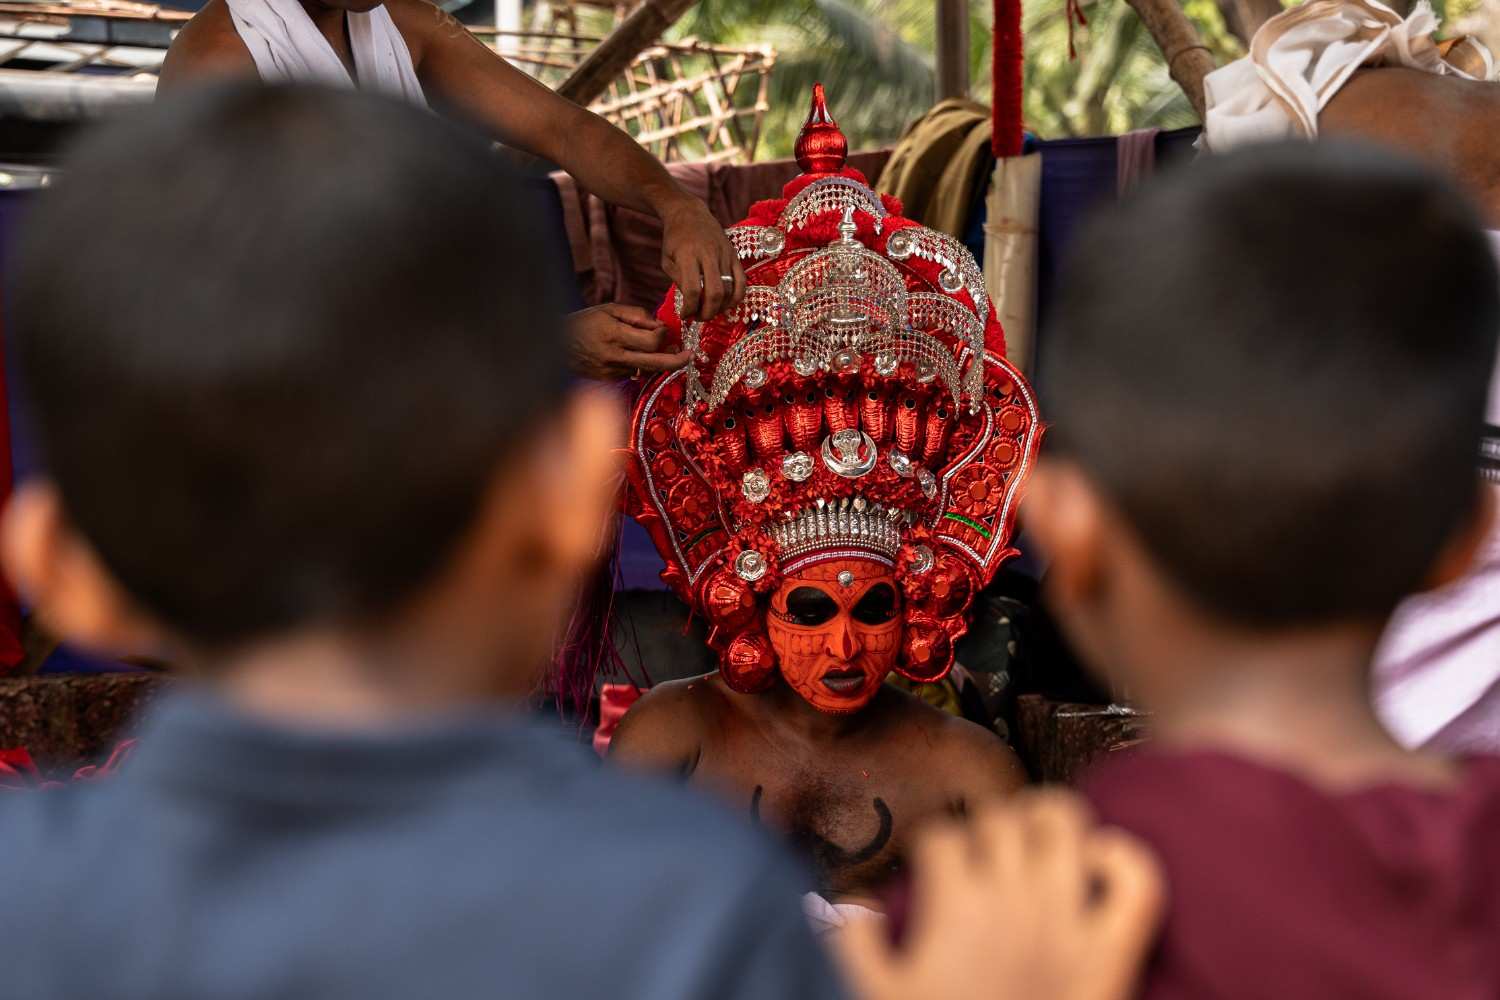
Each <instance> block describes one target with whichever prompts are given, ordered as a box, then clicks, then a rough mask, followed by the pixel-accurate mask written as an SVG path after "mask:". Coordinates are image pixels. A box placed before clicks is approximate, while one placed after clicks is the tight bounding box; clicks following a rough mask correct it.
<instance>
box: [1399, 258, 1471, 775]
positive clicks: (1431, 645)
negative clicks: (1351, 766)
mask: <svg viewBox="0 0 1500 1000" xmlns="http://www.w3.org/2000/svg"><path fill="white" fill-rule="evenodd" d="M1490 243H1491V245H1492V247H1493V248H1494V251H1495V256H1496V260H1497V262H1500V232H1491V233H1490ZM1487 422H1488V423H1490V424H1494V425H1495V426H1500V366H1497V367H1496V369H1495V374H1494V378H1493V380H1492V381H1491V383H1490V403H1489V413H1488V416H1487ZM1487 488H1488V489H1492V490H1494V491H1495V500H1496V502H1497V504H1500V486H1490V487H1487ZM1372 679H1373V681H1374V691H1375V709H1376V712H1377V713H1378V714H1379V715H1380V718H1381V721H1382V722H1384V723H1385V725H1386V727H1387V728H1388V729H1389V730H1390V731H1391V734H1392V735H1393V736H1395V737H1396V739H1397V740H1399V741H1400V742H1401V743H1403V744H1405V745H1406V746H1409V747H1422V746H1426V747H1432V748H1434V749H1438V750H1445V751H1449V752H1483V753H1500V520H1497V521H1496V522H1495V523H1493V524H1491V525H1490V531H1489V536H1488V537H1487V538H1486V540H1485V541H1484V543H1483V545H1482V546H1481V548H1480V551H1479V554H1478V556H1477V557H1476V558H1475V560H1474V566H1473V568H1472V569H1470V571H1469V573H1468V575H1467V576H1465V577H1464V578H1463V579H1461V580H1459V581H1457V582H1455V583H1453V584H1451V585H1449V586H1447V587H1444V588H1443V589H1442V590H1437V591H1433V592H1432V593H1430V594H1419V595H1417V596H1416V597H1412V598H1410V599H1408V600H1407V601H1405V602H1404V603H1403V604H1402V605H1401V607H1399V608H1397V609H1396V614H1395V616H1394V617H1393V618H1392V619H1391V623H1390V625H1389V626H1387V628H1386V632H1385V636H1384V637H1383V638H1382V639H1381V642H1380V648H1379V649H1378V650H1376V653H1375V667H1374V672H1373V675H1372Z"/></svg>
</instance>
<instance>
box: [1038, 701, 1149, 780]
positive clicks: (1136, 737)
mask: <svg viewBox="0 0 1500 1000" xmlns="http://www.w3.org/2000/svg"><path fill="white" fill-rule="evenodd" d="M1149 721H1150V720H1149V717H1148V716H1146V715H1143V714H1141V713H1139V712H1135V711H1134V710H1132V709H1122V708H1119V707H1118V706H1114V705H1081V704H1075V703H1072V702H1061V701H1051V700H1050V699H1047V698H1044V697H1043V696H1041V695H1037V694H1027V695H1022V696H1021V697H1020V698H1017V699H1016V733H1015V744H1016V750H1017V752H1018V753H1020V755H1021V759H1022V760H1024V761H1025V762H1026V766H1027V767H1028V768H1029V769H1030V770H1031V774H1032V777H1034V778H1037V779H1039V780H1041V781H1044V782H1063V783H1066V784H1072V783H1073V782H1074V781H1076V780H1077V779H1078V776H1079V775H1080V774H1082V773H1083V771H1084V769H1085V768H1086V767H1087V766H1088V764H1089V763H1090V762H1091V761H1093V760H1094V759H1096V758H1098V757H1101V756H1103V755H1104V754H1107V753H1112V752H1113V751H1115V750H1120V749H1123V748H1125V747H1127V746H1131V745H1132V744H1135V743H1139V742H1140V741H1141V740H1143V739H1145V738H1146V734H1147V729H1148V724H1149Z"/></svg>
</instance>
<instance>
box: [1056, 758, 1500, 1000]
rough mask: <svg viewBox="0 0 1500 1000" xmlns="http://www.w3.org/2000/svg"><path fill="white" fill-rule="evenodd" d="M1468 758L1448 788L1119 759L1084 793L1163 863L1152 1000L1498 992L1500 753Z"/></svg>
mask: <svg viewBox="0 0 1500 1000" xmlns="http://www.w3.org/2000/svg"><path fill="white" fill-rule="evenodd" d="M1462 768H1463V770H1462V773H1461V775H1460V777H1459V779H1458V780H1457V782H1456V783H1455V785H1454V786H1453V787H1451V788H1447V789H1427V788H1417V787H1412V786H1408V785H1402V784H1396V783H1393V782H1384V783H1376V784H1371V785H1367V786H1365V787H1362V788H1358V789H1351V790H1346V791H1337V792H1335V791H1329V790H1326V789H1323V788H1319V787H1315V786H1314V785H1312V784H1309V783H1308V782H1307V781H1305V780H1303V779H1301V778H1299V777H1297V776H1296V775H1294V774H1291V773H1289V772H1286V771H1282V770H1278V769H1276V768H1272V767H1267V766H1264V765H1261V764H1258V763H1255V762H1252V761H1250V760H1248V759H1245V758H1241V757H1236V756H1232V755H1229V754H1224V753H1215V752H1204V751H1199V752H1183V751H1171V750H1166V749H1161V748H1157V749H1151V748H1139V749H1137V750H1134V751H1125V752H1122V753H1119V754H1116V755H1114V756H1112V757H1110V758H1108V759H1107V760H1106V761H1105V762H1104V763H1103V764H1102V765H1100V766H1099V767H1098V768H1097V769H1096V770H1095V771H1094V772H1092V773H1091V775H1090V776H1089V777H1088V779H1087V780H1086V782H1085V786H1084V790H1085V792H1086V794H1087V795H1088V797H1089V799H1090V800H1091V801H1092V802H1093V805H1094V807H1095V809H1096V811H1097V812H1098V815H1099V818H1100V820H1101V821H1103V822H1105V823H1109V824H1113V825H1116V826H1119V827H1122V828H1124V829H1126V830H1129V831H1131V832H1133V833H1135V834H1137V835H1139V836H1141V837H1142V838H1144V839H1145V840H1146V842H1147V843H1148V844H1150V845H1151V847H1152V848H1154V849H1155V851H1156V853H1157V855H1158V857H1159V858H1160V859H1161V862H1162V866H1163V868H1164V869H1165V872H1166V876H1167V899H1168V913H1167V919H1166V923H1165V925H1164V927H1163V929H1162V935H1161V939H1160V941H1159V943H1158V945H1157V948H1156V953H1155V955H1154V956H1153V958H1152V960H1151V962H1150V964H1149V966H1148V967H1147V970H1146V975H1145V981H1144V984H1143V988H1142V990H1141V993H1140V996H1142V997H1143V998H1145V1000H1178V998H1181V1000H1189V998H1193V1000H1198V998H1204V997H1213V998H1215V1000H1239V998H1243V1000H1264V998H1270V997H1275V998H1276V1000H1328V998H1333V997H1337V998H1340V1000H1410V998H1416V997H1431V998H1437V997H1443V998H1449V1000H1458V998H1476V1000H1477V998H1479V997H1487V998H1491V997H1495V996H1497V995H1500V949H1497V948H1496V947H1495V943H1496V942H1497V941H1500V837H1497V836H1496V832H1495V831H1496V830H1497V829H1500V758H1494V757H1474V758H1469V759H1466V760H1464V761H1463V762H1462Z"/></svg>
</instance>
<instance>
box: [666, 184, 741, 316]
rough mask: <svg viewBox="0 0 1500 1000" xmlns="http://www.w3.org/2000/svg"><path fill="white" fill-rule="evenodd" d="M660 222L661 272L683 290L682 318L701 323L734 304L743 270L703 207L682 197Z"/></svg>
mask: <svg viewBox="0 0 1500 1000" xmlns="http://www.w3.org/2000/svg"><path fill="white" fill-rule="evenodd" d="M661 220H662V257H661V260H662V270H664V271H666V272H667V276H668V277H670V278H671V279H672V281H673V282H674V283H676V285H677V289H678V291H680V292H682V318H683V319H703V320H706V319H710V318H712V317H714V316H717V315H718V314H719V313H721V312H723V311H724V310H725V309H728V308H730V307H731V306H734V305H736V304H738V303H739V301H740V299H741V298H743V297H744V294H745V271H744V269H743V268H742V267H740V260H739V256H738V255H737V254H736V253H735V252H734V247H733V246H731V245H730V243H729V237H728V236H726V235H725V234H724V227H723V226H721V225H719V222H718V220H717V219H715V218H714V217H713V215H712V214H710V213H709V211H708V207H707V206H706V205H704V204H703V202H701V201H699V200H697V199H696V198H692V197H689V196H686V195H684V196H683V197H682V198H681V199H679V200H678V201H676V202H674V203H673V205H672V206H671V207H669V208H668V209H667V210H666V211H664V212H662V214H661Z"/></svg>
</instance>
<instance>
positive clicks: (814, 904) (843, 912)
mask: <svg viewBox="0 0 1500 1000" xmlns="http://www.w3.org/2000/svg"><path fill="white" fill-rule="evenodd" d="M802 915H803V916H805V917H807V922H808V923H809V924H811V925H812V929H813V933H814V934H820V935H821V934H828V933H831V932H833V931H836V930H839V929H840V928H842V927H845V926H847V925H849V924H850V923H852V922H854V921H856V920H884V919H885V914H883V913H881V912H880V911H879V910H872V909H870V908H869V907H868V906H860V905H859V904H858V903H830V902H829V901H828V900H826V899H824V898H823V897H822V896H820V895H818V894H817V893H816V892H809V893H805V894H803V896H802Z"/></svg>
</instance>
